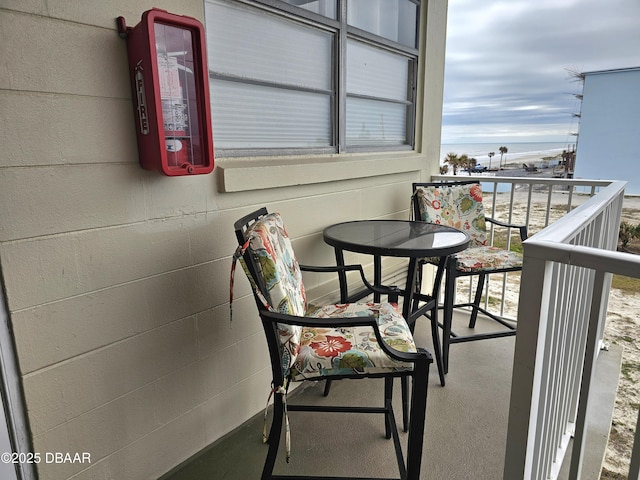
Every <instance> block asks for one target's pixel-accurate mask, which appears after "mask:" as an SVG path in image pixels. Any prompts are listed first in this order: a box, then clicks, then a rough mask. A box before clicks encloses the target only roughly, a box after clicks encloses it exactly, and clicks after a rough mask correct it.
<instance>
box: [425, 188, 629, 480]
mask: <svg viewBox="0 0 640 480" xmlns="http://www.w3.org/2000/svg"><path fill="white" fill-rule="evenodd" d="M454 178H455V179H460V178H459V177H453V178H452V177H449V176H446V177H444V176H437V177H434V180H444V179H446V180H453V179H454ZM476 178H477V179H478V180H481V181H482V182H483V190H484V191H485V192H493V195H487V194H486V193H485V197H486V198H487V197H488V199H489V200H492V201H493V206H492V207H490V208H489V209H488V210H489V211H488V212H487V214H488V215H490V216H496V215H495V214H496V213H499V214H500V213H501V214H502V215H503V217H502V218H501V219H502V220H506V221H513V222H514V223H518V222H520V223H526V224H528V225H529V224H530V223H531V222H532V219H533V217H535V216H536V215H537V217H538V218H537V222H538V223H537V224H538V226H539V225H540V223H542V226H544V227H545V228H543V229H541V230H540V231H537V232H536V231H535V230H536V229H535V228H534V229H533V231H532V233H534V234H535V235H533V236H532V237H530V238H529V239H528V240H527V241H526V242H524V245H523V254H524V268H523V271H522V274H521V277H520V296H519V301H518V310H517V311H518V314H517V322H518V333H517V336H516V345H515V354H514V365H513V379H512V385H511V401H510V410H509V425H508V433H507V449H506V458H505V467H504V477H503V478H504V479H505V480H507V479H508V480H514V479H523V480H524V479H526V480H538V479H555V478H557V475H558V472H559V470H560V467H561V465H562V463H563V460H564V457H565V455H566V454H567V453H568V446H569V444H570V443H569V440H570V439H571V438H572V437H573V446H572V451H571V466H570V473H569V478H570V479H572V480H578V479H580V478H581V465H582V458H583V453H584V448H585V441H584V440H585V428H586V425H585V424H586V412H587V404H588V401H589V393H590V390H591V380H592V378H593V373H594V364H595V360H596V357H597V354H598V351H599V347H600V344H601V342H602V338H603V332H604V326H605V325H604V324H605V320H606V310H607V303H608V297H609V289H610V284H611V276H612V274H620V275H625V276H629V277H635V278H639V277H640V257H638V256H635V255H631V254H626V253H619V252H616V251H615V250H616V246H617V240H618V231H619V225H620V216H621V212H622V202H623V198H624V187H625V185H626V183H625V182H610V181H606V182H600V181H585V180H571V179H563V180H556V179H546V178H529V177H527V178H505V177H476ZM485 182H486V183H485ZM505 186H506V188H505ZM580 190H583V192H585V193H586V195H582V196H581V195H580V193H579V191H580ZM500 192H503V193H500ZM557 192H561V193H562V196H561V197H560V198H561V203H562V205H563V206H562V208H561V210H564V212H559V211H558V210H559V208H558V206H559V201H558V195H556V193H557ZM501 195H502V196H504V195H506V196H507V198H508V200H507V202H508V207H507V208H506V210H505V209H502V212H500V211H496V208H497V206H498V205H499V197H500V196H501ZM545 197H546V199H545ZM536 201H537V202H538V205H539V204H540V202H542V209H540V208H538V209H537V213H536V214H535V215H534V214H533V212H534V210H536V208H534V207H535V205H536ZM504 203H506V202H505V201H504V199H503V204H504ZM504 215H506V218H505V217H504ZM523 215H524V218H523ZM540 215H542V216H543V217H544V220H542V221H540ZM498 216H499V215H498ZM516 217H518V218H516ZM556 217H558V218H557V219H556ZM516 220H517V221H516ZM533 223H535V222H533ZM506 283H507V281H506V279H503V281H502V291H503V293H504V286H505V285H506ZM485 297H486V298H488V297H489V295H488V294H487V295H485ZM494 308H495V306H494ZM499 308H500V309H501V310H500V311H501V312H503V311H504V308H505V301H504V295H503V301H502V302H501V304H500V305H499ZM639 421H640V418H639ZM639 471H640V440H639V439H638V432H637V431H636V441H635V444H634V448H633V454H632V459H631V466H630V473H629V478H633V479H636V480H637V479H638V478H639V475H640V474H639Z"/></svg>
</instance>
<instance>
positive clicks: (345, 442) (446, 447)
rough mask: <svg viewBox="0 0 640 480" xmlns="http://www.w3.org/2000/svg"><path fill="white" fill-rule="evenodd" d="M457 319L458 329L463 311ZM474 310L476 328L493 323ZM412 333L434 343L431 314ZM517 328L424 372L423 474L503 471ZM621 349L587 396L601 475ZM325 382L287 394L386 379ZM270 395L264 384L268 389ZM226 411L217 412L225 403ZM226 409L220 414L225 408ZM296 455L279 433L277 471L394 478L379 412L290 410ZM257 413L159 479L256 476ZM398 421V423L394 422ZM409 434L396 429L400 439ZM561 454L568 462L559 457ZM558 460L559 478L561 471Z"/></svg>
mask: <svg viewBox="0 0 640 480" xmlns="http://www.w3.org/2000/svg"><path fill="white" fill-rule="evenodd" d="M457 315H459V316H458V318H457V319H456V320H454V327H456V329H457V330H458V331H460V332H461V333H464V332H462V331H463V330H464V329H465V325H466V322H465V319H466V315H464V313H462V314H457ZM494 325H495V324H494V323H493V322H489V321H487V320H485V319H479V321H478V325H477V326H476V331H478V330H479V331H489V329H494V328H495V327H494ZM415 336H416V341H417V342H418V343H419V344H420V345H424V346H426V347H427V348H428V349H431V336H430V330H429V325H428V320H427V319H422V320H419V321H418V325H417V328H416V335H415ZM514 345H515V337H508V338H501V339H491V340H483V341H476V342H469V343H462V344H456V345H452V346H451V355H450V366H449V374H448V375H447V377H446V386H445V387H441V386H440V384H439V381H438V373H437V368H436V366H435V362H434V364H433V366H432V368H431V370H430V373H429V380H430V381H429V393H428V399H427V417H426V427H425V433H424V451H423V461H422V474H421V478H425V479H436V480H440V479H443V480H444V479H446V480H451V479H460V480H467V479H471V478H473V479H478V480H497V479H501V478H502V474H503V468H504V460H505V458H504V456H505V445H506V434H507V422H508V411H509V396H510V388H511V373H512V361H513V352H514ZM620 362H621V351H620V350H619V349H615V348H612V349H611V350H609V351H606V352H602V354H601V355H600V357H599V360H598V367H597V373H596V375H597V379H596V383H597V384H599V385H601V386H600V387H596V393H597V395H594V397H595V398H594V400H593V402H592V403H591V409H590V411H591V412H593V413H590V415H589V417H590V418H593V419H594V421H593V422H591V423H592V424H593V425H590V435H589V436H588V440H587V442H588V455H587V458H586V460H585V467H584V471H583V475H582V478H591V479H597V478H598V476H599V474H598V472H599V470H600V465H601V463H602V458H603V453H604V448H605V445H606V439H607V437H608V432H609V425H610V421H611V410H612V408H613V403H614V398H615V391H616V388H617V378H618V375H619V372H620ZM323 388H324V382H318V383H311V382H309V386H308V387H306V388H304V389H298V390H297V391H295V392H293V393H291V394H290V395H289V399H288V400H289V402H290V403H292V404H293V403H324V404H331V405H352V404H354V403H357V404H363V405H374V404H375V405H380V404H381V401H382V380H379V379H366V380H342V381H338V382H334V383H333V385H332V388H331V393H330V395H329V397H327V398H325V397H323V396H322V389H323ZM265 398H266V393H265ZM399 399H400V391H399V382H397V385H396V389H395V391H394V405H395V406H394V411H395V415H396V420H397V422H401V415H402V409H401V406H400V401H399ZM221 413H222V412H221ZM222 414H223V413H222ZM290 422H291V432H292V445H291V450H292V455H291V461H290V463H289V464H288V465H287V464H286V463H285V461H284V435H283V440H282V443H281V447H280V451H279V457H278V463H277V464H276V468H275V472H274V473H277V474H283V475H299V474H305V475H326V476H353V477H364V476H371V477H381V478H385V477H386V478H398V474H397V467H396V465H397V464H396V460H395V453H394V448H393V442H392V441H391V440H386V439H385V438H384V424H383V419H382V416H381V415H364V414H359V415H353V414H352V415H349V414H328V413H321V414H318V413H315V414H314V413H302V412H292V413H291V414H290ZM262 426H263V416H262V414H259V415H256V416H255V417H254V418H252V419H251V420H250V421H248V422H246V423H245V424H244V425H242V426H240V427H239V428H237V429H236V430H235V431H233V432H231V433H230V434H228V435H227V436H225V437H224V438H222V439H220V440H218V441H217V442H215V443H214V444H213V445H211V446H210V447H208V448H207V449H205V450H204V451H203V452H201V453H199V454H198V455H196V456H194V457H193V458H192V459H190V460H188V461H187V462H185V463H184V464H183V465H180V466H178V467H177V468H176V469H174V470H173V471H172V472H169V473H168V474H167V475H165V476H164V477H162V480H203V479H209V480H215V479H225V480H236V479H237V480H249V479H258V478H260V473H261V471H262V465H263V462H264V458H265V456H266V453H267V446H266V445H264V444H262V441H261V440H262V439H261V436H262ZM400 430H401V429H400ZM406 439H407V435H406V434H405V433H404V432H402V431H401V432H400V440H401V442H402V443H403V448H406ZM565 463H566V462H565ZM566 472H567V468H563V471H561V474H560V478H566Z"/></svg>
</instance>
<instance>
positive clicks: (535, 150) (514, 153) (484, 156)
mask: <svg viewBox="0 0 640 480" xmlns="http://www.w3.org/2000/svg"><path fill="white" fill-rule="evenodd" d="M501 146H504V147H507V149H508V150H507V153H505V154H504V156H503V158H502V163H503V164H506V163H518V160H519V159H520V158H525V157H529V158H530V157H539V159H540V160H542V159H543V158H544V157H554V156H556V155H558V154H559V153H562V151H563V150H575V145H571V144H570V145H567V144H566V143H559V142H539V143H518V142H515V143H508V142H507V143H500V144H498V143H459V144H456V143H443V144H442V145H440V163H441V164H442V163H443V161H444V158H445V157H446V156H447V154H448V153H451V152H453V153H457V154H458V155H462V154H465V153H466V154H467V155H468V156H469V157H470V158H475V159H476V161H477V163H478V165H483V166H485V167H487V168H489V166H491V168H497V167H498V166H499V164H500V150H499V148H500V147H501ZM489 152H495V155H494V156H493V157H492V158H491V165H489V155H488V153H489Z"/></svg>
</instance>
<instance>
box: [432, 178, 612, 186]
mask: <svg viewBox="0 0 640 480" xmlns="http://www.w3.org/2000/svg"><path fill="white" fill-rule="evenodd" d="M431 179H432V180H433V181H439V180H448V181H454V180H478V181H480V182H494V183H512V184H522V183H525V184H529V183H530V184H536V185H572V186H576V187H606V186H608V185H609V184H611V183H615V180H583V179H579V178H548V177H500V176H498V175H432V176H431Z"/></svg>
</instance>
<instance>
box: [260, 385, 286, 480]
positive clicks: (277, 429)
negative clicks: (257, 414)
mask: <svg viewBox="0 0 640 480" xmlns="http://www.w3.org/2000/svg"><path fill="white" fill-rule="evenodd" d="M283 418H284V412H283V404H282V395H281V394H279V393H276V395H275V398H274V400H273V423H272V424H271V429H270V430H269V438H268V439H267V443H268V444H269V451H268V452H267V458H266V460H265V462H264V467H263V468H262V476H261V477H260V479H261V480H270V479H271V475H272V474H273V468H274V466H275V464H276V457H277V456H278V447H279V446H280V437H281V435H282V420H283Z"/></svg>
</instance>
